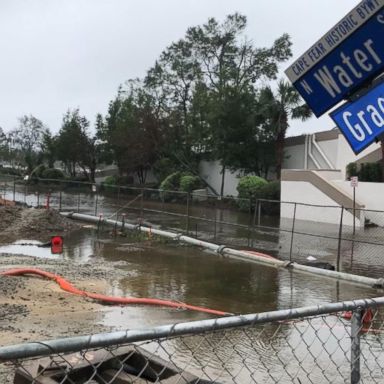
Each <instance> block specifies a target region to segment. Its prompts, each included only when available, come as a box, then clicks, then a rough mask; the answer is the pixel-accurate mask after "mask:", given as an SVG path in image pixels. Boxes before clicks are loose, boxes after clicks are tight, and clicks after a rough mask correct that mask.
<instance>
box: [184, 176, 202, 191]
mask: <svg viewBox="0 0 384 384" xmlns="http://www.w3.org/2000/svg"><path fill="white" fill-rule="evenodd" d="M199 187H201V182H200V178H199V177H198V176H190V175H185V176H182V177H181V178H180V190H181V191H183V192H192V191H193V190H194V189H198V188H199Z"/></svg>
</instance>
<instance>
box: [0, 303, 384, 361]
mask: <svg viewBox="0 0 384 384" xmlns="http://www.w3.org/2000/svg"><path fill="white" fill-rule="evenodd" d="M382 305H384V297H378V298H372V299H364V300H354V301H344V302H339V303H331V304H322V305H314V306H308V307H301V308H292V309H285V310H278V311H271V312H262V313H257V314H249V315H240V316H229V317H220V318H216V319H208V320H199V321H191V322H186V323H178V324H168V325H163V326H158V327H154V328H149V329H132V330H127V331H118V332H111V333H99V334H95V335H90V336H78V337H70V338H66V339H58V340H49V341H41V342H35V343H33V342H32V343H26V344H18V345H11V346H5V347H1V348H0V361H9V360H14V359H25V358H31V357H37V356H43V355H50V354H52V353H65V352H75V351H80V350H83V349H87V350H88V349H91V348H99V347H107V346H112V345H118V344H128V343H134V342H139V341H145V340H156V339H161V338H165V337H170V336H172V337H174V336H186V335H195V334H198V333H203V332H207V331H208V330H211V331H213V330H214V331H217V330H223V329H229V328H234V327H245V326H250V325H252V326H254V325H256V324H265V323H272V322H278V321H287V320H293V319H302V318H305V317H310V316H321V315H327V314H335V313H337V312H343V311H353V310H356V309H357V308H359V307H360V308H377V307H378V306H382Z"/></svg>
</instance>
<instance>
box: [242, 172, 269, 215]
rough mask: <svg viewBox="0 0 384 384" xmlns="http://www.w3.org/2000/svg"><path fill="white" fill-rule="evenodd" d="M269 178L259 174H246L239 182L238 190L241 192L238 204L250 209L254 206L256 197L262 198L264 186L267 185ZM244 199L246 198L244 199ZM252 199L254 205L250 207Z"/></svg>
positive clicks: (244, 208)
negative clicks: (266, 178)
mask: <svg viewBox="0 0 384 384" xmlns="http://www.w3.org/2000/svg"><path fill="white" fill-rule="evenodd" d="M267 184H268V182H267V180H265V179H263V178H262V177H259V176H244V177H242V178H241V179H240V180H239V183H238V184H237V192H238V193H239V196H238V197H239V201H238V205H239V207H240V209H241V210H249V209H250V208H252V209H253V208H254V207H253V204H254V201H255V200H256V199H260V198H262V197H263V196H262V194H261V191H262V187H264V186H265V185H267ZM243 199H244V200H243ZM250 200H251V201H252V207H250Z"/></svg>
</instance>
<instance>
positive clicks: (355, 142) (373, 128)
mask: <svg viewBox="0 0 384 384" xmlns="http://www.w3.org/2000/svg"><path fill="white" fill-rule="evenodd" d="M330 116H331V117H332V119H333V121H334V122H335V123H336V125H337V126H338V127H339V128H340V130H341V132H342V133H343V134H344V136H345V138H346V139H347V141H348V143H349V145H350V146H351V148H352V149H353V151H354V152H355V154H358V153H359V152H361V151H362V150H363V149H365V148H366V147H368V145H370V144H371V143H372V142H373V141H375V138H376V137H378V136H379V135H381V134H382V133H384V82H382V83H380V84H378V85H376V86H375V87H373V88H372V89H371V90H370V91H369V92H368V93H367V94H365V95H364V96H362V97H360V98H359V99H357V100H356V101H354V102H350V103H345V104H343V105H342V106H341V107H340V108H338V109H336V110H335V111H333V112H331V114H330Z"/></svg>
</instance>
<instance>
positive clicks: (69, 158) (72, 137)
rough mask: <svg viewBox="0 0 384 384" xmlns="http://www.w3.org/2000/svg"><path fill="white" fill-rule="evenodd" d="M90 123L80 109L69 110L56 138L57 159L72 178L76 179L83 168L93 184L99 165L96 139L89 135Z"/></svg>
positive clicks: (88, 179) (86, 176)
mask: <svg viewBox="0 0 384 384" xmlns="http://www.w3.org/2000/svg"><path fill="white" fill-rule="evenodd" d="M88 127H89V121H88V120H87V119H86V117H85V116H81V115H80V111H79V109H75V110H68V112H67V113H66V114H65V115H64V118H63V124H62V126H61V129H60V131H59V134H58V136H57V138H56V151H57V157H58V159H59V160H61V161H62V162H63V163H64V165H65V168H66V171H67V172H68V174H69V175H70V176H71V178H76V177H77V173H78V168H81V169H82V171H83V174H84V176H85V178H86V179H87V181H91V182H93V181H94V179H95V170H96V163H97V156H96V145H95V141H96V138H95V137H91V136H90V135H89V133H88Z"/></svg>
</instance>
